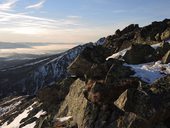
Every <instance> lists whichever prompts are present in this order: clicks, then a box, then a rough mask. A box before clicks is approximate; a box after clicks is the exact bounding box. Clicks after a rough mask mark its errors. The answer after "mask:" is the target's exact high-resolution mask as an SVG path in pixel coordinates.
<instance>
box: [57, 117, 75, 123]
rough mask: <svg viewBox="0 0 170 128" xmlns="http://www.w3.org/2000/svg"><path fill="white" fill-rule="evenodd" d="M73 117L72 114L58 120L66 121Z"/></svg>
mask: <svg viewBox="0 0 170 128" xmlns="http://www.w3.org/2000/svg"><path fill="white" fill-rule="evenodd" d="M71 118H72V116H67V117H62V118H57V121H59V122H65V121H68V120H70V119H71Z"/></svg>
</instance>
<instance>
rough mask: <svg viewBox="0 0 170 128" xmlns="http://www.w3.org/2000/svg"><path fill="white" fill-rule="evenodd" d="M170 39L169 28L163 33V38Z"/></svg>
mask: <svg viewBox="0 0 170 128" xmlns="http://www.w3.org/2000/svg"><path fill="white" fill-rule="evenodd" d="M168 39H170V28H167V29H166V30H165V31H164V32H163V33H162V35H161V40H168Z"/></svg>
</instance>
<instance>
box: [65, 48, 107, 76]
mask: <svg viewBox="0 0 170 128" xmlns="http://www.w3.org/2000/svg"><path fill="white" fill-rule="evenodd" d="M109 55H110V53H109V50H108V49H106V48H104V47H102V46H100V45H99V46H91V47H86V48H85V49H84V51H83V52H82V53H81V54H80V55H79V56H78V57H77V58H76V59H75V60H74V62H73V63H72V64H71V65H70V66H69V67H68V71H69V72H70V73H71V74H73V75H76V76H79V77H83V76H84V75H85V74H86V73H87V71H89V70H90V68H91V66H92V65H93V64H101V63H104V62H105V60H106V58H107V57H108V56H109Z"/></svg>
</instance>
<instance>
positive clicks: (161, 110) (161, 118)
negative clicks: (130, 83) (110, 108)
mask: <svg viewBox="0 0 170 128" xmlns="http://www.w3.org/2000/svg"><path fill="white" fill-rule="evenodd" d="M169 98H170V77H169V76H166V77H164V78H161V79H160V80H158V81H156V82H155V83H154V84H153V85H151V86H150V87H148V89H146V88H145V89H144V90H138V89H128V90H126V91H125V92H124V93H122V95H121V96H120V97H119V98H118V100H117V101H116V102H115V105H116V106H117V107H118V108H120V109H121V110H123V111H125V112H133V113H135V114H136V115H137V116H138V117H141V118H142V119H143V120H146V121H147V124H149V127H154V128H157V126H163V127H167V128H168V127H169V126H170V123H168V122H169V120H170V100H169Z"/></svg>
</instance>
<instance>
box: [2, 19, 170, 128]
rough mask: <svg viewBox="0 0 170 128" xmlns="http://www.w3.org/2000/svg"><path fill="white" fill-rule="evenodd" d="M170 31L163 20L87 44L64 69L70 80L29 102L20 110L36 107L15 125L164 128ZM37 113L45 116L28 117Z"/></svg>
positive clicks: (169, 107)
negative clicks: (66, 68)
mask: <svg viewBox="0 0 170 128" xmlns="http://www.w3.org/2000/svg"><path fill="white" fill-rule="evenodd" d="M169 28H170V20H168V19H166V20H164V21H162V22H153V23H152V24H151V25H149V26H146V27H142V28H140V27H139V26H138V25H130V26H128V27H126V28H125V29H123V30H122V31H120V30H117V31H116V33H115V34H114V35H112V36H108V37H106V38H102V39H101V40H100V41H98V43H97V44H96V45H88V46H87V47H85V48H84V49H83V50H82V52H81V53H80V54H78V56H77V57H76V58H75V59H74V60H73V61H72V63H71V64H70V65H69V67H68V72H69V73H70V74H71V76H72V77H68V78H66V79H64V80H61V81H58V82H57V83H54V84H52V85H51V86H50V87H45V88H43V89H41V90H40V91H39V92H38V93H36V97H35V98H33V99H32V98H30V99H29V101H30V102H28V103H30V104H27V106H26V107H25V108H28V107H30V106H31V107H32V105H35V104H34V102H36V103H37V106H39V107H35V108H34V109H32V110H31V111H30V112H29V115H30V116H27V117H25V118H24V119H22V120H21V122H20V124H21V125H20V127H21V128H22V127H24V126H26V125H29V124H33V123H34V125H32V126H33V127H34V128H52V127H54V128H169V127H170V123H169V122H170V95H169V94H170V65H169V62H170V60H169V51H170V44H169V42H168V41H167V40H168V39H169V38H170V35H169V33H170V31H169ZM73 76H74V77H73ZM31 101H32V102H31ZM2 103H3V102H2ZM16 105H17V106H18V104H16ZM19 106H20V105H19ZM21 106H22V105H21ZM2 108H4V107H3V106H2ZM23 108H24V107H23ZM11 110H13V109H11ZM33 110H36V112H34V111H33ZM41 110H43V111H45V114H41V116H39V118H36V119H35V118H33V117H35V115H36V114H37V113H38V112H40V111H41ZM5 112H6V113H8V112H9V111H5ZM32 113H34V114H32ZM14 115H15V117H17V116H18V114H15V113H14ZM0 117H1V115H0ZM3 117H4V115H3ZM5 117H6V118H0V123H1V124H2V126H6V127H7V126H10V125H11V122H12V121H13V120H15V119H16V118H10V114H6V115H5ZM9 120H11V121H9ZM6 127H4V128H6ZM7 128H8V127H7Z"/></svg>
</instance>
